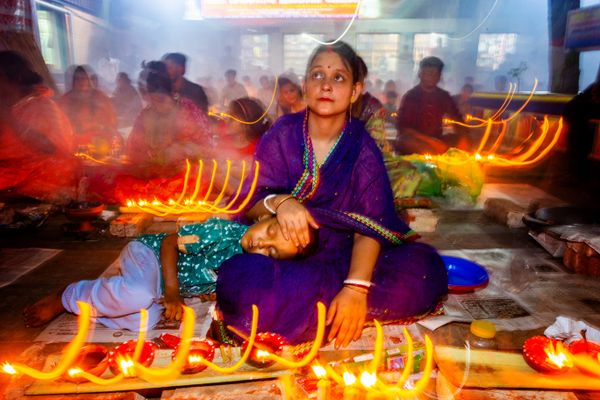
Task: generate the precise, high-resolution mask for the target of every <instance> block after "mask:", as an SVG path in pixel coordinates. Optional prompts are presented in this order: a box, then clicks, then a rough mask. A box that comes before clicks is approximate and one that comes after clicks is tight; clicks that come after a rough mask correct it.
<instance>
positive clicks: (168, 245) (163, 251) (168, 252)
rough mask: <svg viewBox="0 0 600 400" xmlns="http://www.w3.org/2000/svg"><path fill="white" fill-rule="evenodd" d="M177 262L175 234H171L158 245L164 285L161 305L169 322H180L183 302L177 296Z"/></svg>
mask: <svg viewBox="0 0 600 400" xmlns="http://www.w3.org/2000/svg"><path fill="white" fill-rule="evenodd" d="M178 260H179V248H178V246H177V234H172V235H169V236H167V237H166V238H165V239H164V240H163V241H162V244H161V245H160V263H161V265H162V274H163V281H164V283H165V293H164V298H163V305H164V306H165V318H166V319H169V320H180V319H181V317H182V315H183V307H182V306H183V300H182V299H181V295H180V294H179V280H178V279H177V261H178Z"/></svg>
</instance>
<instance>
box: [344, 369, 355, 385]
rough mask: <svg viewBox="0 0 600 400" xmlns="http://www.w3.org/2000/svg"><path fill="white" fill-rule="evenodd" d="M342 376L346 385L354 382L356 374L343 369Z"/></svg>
mask: <svg viewBox="0 0 600 400" xmlns="http://www.w3.org/2000/svg"><path fill="white" fill-rule="evenodd" d="M343 377H344V383H345V384H346V386H351V385H354V384H355V383H356V376H354V374H353V373H351V372H348V371H345V372H344V375H343Z"/></svg>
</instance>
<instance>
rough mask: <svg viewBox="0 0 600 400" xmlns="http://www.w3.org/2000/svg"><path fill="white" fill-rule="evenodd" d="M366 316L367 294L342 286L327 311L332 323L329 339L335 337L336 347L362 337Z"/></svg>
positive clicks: (343, 345)
mask: <svg viewBox="0 0 600 400" xmlns="http://www.w3.org/2000/svg"><path fill="white" fill-rule="evenodd" d="M366 316H367V294H366V293H360V292H358V291H356V290H353V289H351V288H348V287H344V288H342V290H341V291H340V292H339V293H338V294H337V296H335V298H334V299H333V301H332V302H331V304H330V305H329V310H328V311H327V325H331V330H330V331H329V336H328V338H327V340H328V341H331V340H333V339H335V348H336V349H339V348H340V347H346V346H348V344H350V342H351V341H353V340H357V339H358V338H359V337H360V335H361V333H362V329H363V326H364V324H365V318H366Z"/></svg>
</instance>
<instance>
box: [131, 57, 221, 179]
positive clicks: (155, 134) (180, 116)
mask: <svg viewBox="0 0 600 400" xmlns="http://www.w3.org/2000/svg"><path fill="white" fill-rule="evenodd" d="M142 81H143V83H145V85H144V89H143V90H142V92H143V94H144V96H145V98H146V100H147V102H148V106H147V107H146V108H145V109H144V110H142V112H141V113H140V115H138V117H137V119H136V121H135V123H134V126H133V130H132V131H131V134H130V135H129V137H128V139H127V154H128V156H129V159H130V161H131V162H132V163H134V164H136V165H137V166H138V167H142V166H143V167H144V168H145V169H147V170H148V171H147V172H149V174H150V175H152V171H169V170H171V171H172V168H173V167H181V166H185V159H186V158H205V157H204V156H206V155H210V154H212V148H211V147H212V143H211V139H210V134H209V132H208V120H207V116H206V114H205V113H204V112H203V111H202V110H200V109H199V108H198V107H197V106H196V105H195V104H194V103H193V102H192V101H191V100H188V99H186V98H185V97H179V98H178V99H177V100H175V99H174V98H173V96H172V87H171V80H170V79H169V76H168V75H167V70H166V66H165V64H164V63H162V62H159V61H152V62H150V63H148V65H147V67H146V70H145V71H144V72H143V78H142Z"/></svg>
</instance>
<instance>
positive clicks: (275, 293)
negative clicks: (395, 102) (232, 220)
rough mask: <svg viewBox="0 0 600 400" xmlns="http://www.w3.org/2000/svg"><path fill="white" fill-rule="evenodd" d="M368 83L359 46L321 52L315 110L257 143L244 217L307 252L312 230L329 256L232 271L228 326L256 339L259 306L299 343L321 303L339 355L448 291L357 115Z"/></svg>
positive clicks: (268, 324)
mask: <svg viewBox="0 0 600 400" xmlns="http://www.w3.org/2000/svg"><path fill="white" fill-rule="evenodd" d="M359 76H360V73H359V62H358V56H357V55H356V53H355V52H354V50H353V49H352V48H351V47H350V46H348V45H347V44H345V43H338V44H336V45H332V46H321V47H319V48H317V50H316V51H315V53H313V55H312V56H311V58H310V61H309V64H308V68H307V72H306V83H305V88H304V92H305V96H306V101H307V109H306V111H304V112H300V113H296V114H291V115H287V116H283V117H281V118H280V119H279V120H278V121H277V122H276V123H275V124H274V125H273V127H272V128H271V129H270V130H269V132H267V133H266V134H265V136H264V137H263V139H262V140H261V142H260V143H259V145H258V148H257V153H256V159H257V160H258V161H259V162H260V172H261V174H260V179H259V182H258V187H257V190H256V192H255V193H254V196H253V198H252V201H251V202H250V204H249V205H248V206H249V208H248V211H247V212H246V214H245V216H246V217H247V218H249V219H255V218H260V217H261V216H264V215H269V214H271V213H275V214H276V215H277V220H278V221H279V223H280V225H281V227H282V232H283V234H284V236H286V237H290V238H291V239H292V240H293V241H294V242H295V243H296V245H297V246H306V244H307V243H308V238H309V235H308V234H309V225H310V226H312V227H315V228H317V227H320V229H319V235H318V236H319V247H318V249H317V251H316V253H315V254H313V255H312V256H309V257H307V258H306V259H304V260H287V261H286V260H273V259H269V258H267V257H263V256H259V255H253V254H245V255H239V256H236V257H234V258H232V259H230V260H228V261H227V262H226V263H224V264H223V266H222V267H221V271H220V272H219V277H218V282H217V303H218V306H219V308H220V310H221V312H222V314H223V316H224V320H225V324H228V325H232V326H236V327H238V328H240V329H243V330H245V331H249V328H250V321H251V313H252V311H251V308H252V304H256V305H258V308H259V309H260V319H259V331H269V332H277V333H280V334H282V335H283V336H285V337H286V338H287V339H288V340H289V341H290V342H292V343H298V342H302V341H306V340H311V339H312V338H313V337H314V333H315V329H316V307H315V305H316V303H317V302H318V301H323V302H324V303H325V304H326V305H327V306H328V308H329V309H328V314H327V323H328V326H329V333H328V338H329V339H330V340H333V339H335V343H336V346H338V347H339V346H346V345H347V344H348V343H349V342H350V341H351V340H354V339H357V338H358V337H359V336H360V335H361V332H362V328H363V325H364V323H365V321H366V320H367V319H371V318H377V319H380V320H392V319H399V318H404V317H408V316H415V315H418V314H421V313H425V312H427V311H430V310H431V309H433V308H434V307H435V306H436V305H437V303H438V302H439V300H440V299H441V297H443V296H444V295H445V294H446V293H447V275H446V270H445V267H444V264H443V262H442V260H441V258H440V257H439V255H438V254H437V252H436V251H435V250H434V249H433V248H431V247H429V246H427V245H425V244H421V243H414V242H412V239H414V233H413V232H411V231H410V230H409V229H408V227H407V226H406V225H405V224H404V223H403V222H402V221H401V220H400V219H399V217H398V216H397V215H396V213H395V211H394V205H393V201H392V191H391V188H390V183H389V180H388V178H387V174H386V171H385V167H384V164H383V160H382V157H381V152H380V151H379V149H378V147H377V144H376V143H375V142H374V141H373V139H372V138H371V137H370V136H369V133H368V132H367V131H366V130H365V128H364V125H363V123H362V122H360V121H357V120H356V119H353V118H350V117H349V111H350V106H351V103H352V101H354V100H356V98H357V97H358V95H359V94H360V92H361V90H362V85H361V83H360V82H359ZM311 208H319V209H324V210H326V212H330V213H332V214H331V215H332V216H333V217H334V218H337V217H339V218H342V219H345V220H350V221H352V224H357V226H359V227H362V228H365V229H356V230H354V232H353V233H352V232H350V233H349V232H348V231H347V230H339V229H336V224H335V223H333V224H330V222H331V221H328V220H327V219H324V220H319V219H318V218H317V219H315V217H317V215H316V214H315V216H313V215H312V214H311V212H310V209H311ZM326 215H327V216H328V217H330V215H328V214H326ZM329 219H331V218H329ZM328 225H329V226H331V227H333V228H328V227H327V226H328ZM392 244H393V245H392Z"/></svg>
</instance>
